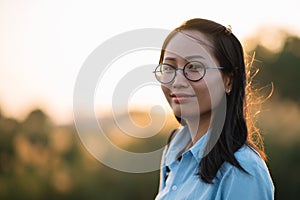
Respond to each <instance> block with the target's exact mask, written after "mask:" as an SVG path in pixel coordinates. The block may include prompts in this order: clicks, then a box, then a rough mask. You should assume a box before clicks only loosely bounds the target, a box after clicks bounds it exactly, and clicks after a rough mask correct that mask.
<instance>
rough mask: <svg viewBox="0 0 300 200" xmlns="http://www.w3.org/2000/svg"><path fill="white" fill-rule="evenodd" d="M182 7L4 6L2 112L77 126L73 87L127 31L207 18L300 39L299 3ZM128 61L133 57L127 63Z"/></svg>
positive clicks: (244, 31)
mask: <svg viewBox="0 0 300 200" xmlns="http://www.w3.org/2000/svg"><path fill="white" fill-rule="evenodd" d="M104 2H105V3H104ZM176 2H177V1H158V0H152V1H137V0H134V1H130V0H127V1H121V0H119V1H116V0H111V1H90V0H88V1H79V0H73V1H71V0H61V1H50V0H41V1H38V0H25V1H21V0H0V110H1V112H2V113H4V114H5V115H6V116H10V117H16V118H19V119H22V118H23V117H24V116H25V115H26V114H27V113H28V112H29V111H30V110H32V109H33V108H36V107H40V108H42V109H44V110H45V111H46V112H47V113H48V114H49V115H50V116H51V117H52V118H53V120H54V121H55V122H57V123H68V122H71V121H72V115H73V114H72V102H73V91H74V84H75V81H76V77H77V75H78V72H79V70H80V68H81V66H82V64H83V62H84V61H85V60H86V58H87V57H88V55H89V54H90V53H91V52H92V51H93V50H94V49H95V48H97V47H98V46H99V45H100V44H101V43H103V42H104V41H106V40H107V39H109V38H111V37H113V36H115V35H117V34H120V33H122V32H125V31H130V30H133V29H138V28H162V29H168V30H171V29H173V28H175V27H177V26H178V25H180V24H181V23H182V22H183V21H185V20H187V19H190V18H194V17H200V18H208V19H211V20H214V21H216V22H219V23H221V24H223V25H228V24H230V25H231V26H232V27H233V33H234V34H235V35H236V36H237V37H238V38H239V39H241V40H243V39H245V38H248V37H251V36H254V35H255V34H259V32H258V31H257V30H258V29H259V28H260V27H263V26H265V27H266V26H276V27H282V28H285V29H287V30H289V31H290V32H292V33H294V34H297V35H299V36H300V13H299V7H300V3H299V1H297V0H285V1H274V0H273V1H270V0H268V1H261V0H252V1H248V2H245V1H215V0H210V1H199V0H192V1H178V2H181V3H180V4H179V3H176ZM158 53H159V52H148V54H146V55H147V56H145V54H143V55H135V56H134V58H136V57H139V58H140V60H139V61H138V62H137V63H136V64H139V65H142V64H149V63H153V62H155V61H157V59H158V58H157V56H158ZM129 57H130V56H129ZM126 59H128V60H127V62H132V61H131V60H132V59H133V58H124V60H123V61H122V62H125V61H126ZM130 59H131V60H130ZM120 62H121V61H120ZM107 84H108V85H109V84H110V83H109V82H107ZM111 84H114V83H111ZM104 90H106V91H107V97H105V98H104V100H103V102H105V101H109V100H110V98H109V95H110V90H111V88H105V89H104ZM143 90H145V91H149V90H151V88H149V86H148V87H144V88H143ZM145 91H144V92H143V91H140V92H139V93H137V94H136V95H135V99H136V100H135V101H137V102H138V101H143V100H141V99H143V98H142V97H145V95H146V96H147V95H148V94H149V92H145ZM153 91H154V92H153V93H151V95H149V96H148V97H147V99H150V100H151V102H152V103H153V102H154V104H156V103H158V102H160V101H161V100H162V99H163V98H162V93H160V91H159V87H155V88H154V90H153ZM95 96H97V95H95Z"/></svg>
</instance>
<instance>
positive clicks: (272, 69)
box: [0, 35, 300, 200]
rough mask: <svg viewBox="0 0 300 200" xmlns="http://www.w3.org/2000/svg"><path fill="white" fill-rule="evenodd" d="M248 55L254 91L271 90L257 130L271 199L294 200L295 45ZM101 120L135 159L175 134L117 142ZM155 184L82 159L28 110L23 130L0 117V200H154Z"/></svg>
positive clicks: (154, 175)
mask: <svg viewBox="0 0 300 200" xmlns="http://www.w3.org/2000/svg"><path fill="white" fill-rule="evenodd" d="M252 51H255V52H256V65H259V66H258V67H259V69H260V73H259V74H258V75H257V76H256V77H255V81H256V83H260V84H258V85H257V86H264V85H267V84H270V83H271V82H272V83H274V89H275V90H274V91H275V92H274V96H273V97H271V98H270V99H269V100H268V101H267V103H265V105H264V106H263V107H262V111H263V112H262V114H261V115H260V116H259V118H258V120H257V122H258V125H259V126H260V127H261V129H262V130H263V133H264V137H265V148H266V153H267V155H268V158H269V159H268V166H269V168H270V173H271V175H272V177H273V180H274V184H275V187H276V199H298V197H299V196H300V191H299V185H300V171H299V169H300V154H299V153H300V137H299V133H300V123H299V119H300V105H299V102H300V93H299V91H300V90H299V89H300V88H299V87H300V84H298V83H297V80H298V77H299V74H300V67H299V66H300V39H299V38H298V37H295V36H292V35H289V36H288V37H286V39H285V41H284V44H283V46H282V48H281V50H280V51H277V52H272V51H270V50H268V49H267V48H266V47H264V46H263V45H261V44H260V43H259V42H258V43H257V45H256V46H255V48H253V49H252ZM250 54H251V53H250ZM132 115H133V116H134V117H135V118H136V120H137V123H138V124H139V125H144V124H145V123H146V124H147V123H149V119H148V118H149V116H148V115H147V114H146V115H145V113H143V112H135V113H132ZM121 117H122V116H121ZM134 117H133V118H134ZM141 119H143V120H141ZM101 120H103V121H105V123H104V124H105V125H106V126H105V128H106V131H108V132H110V133H115V135H113V134H110V135H108V137H109V138H110V139H111V141H113V142H114V143H116V144H117V145H119V146H120V147H122V148H124V149H126V150H129V151H135V152H148V151H151V150H154V149H157V147H162V146H163V145H164V144H165V143H166V138H167V135H168V133H170V131H171V130H172V129H173V128H174V127H175V126H176V123H175V122H174V121H173V122H172V121H171V122H170V123H168V124H169V125H168V127H165V128H164V129H163V130H162V133H160V134H158V136H155V137H151V138H149V139H147V140H144V139H136V138H135V139H133V138H131V137H129V136H127V135H126V134H122V133H121V132H120V131H118V129H116V128H115V127H113V125H112V124H111V117H109V116H108V117H106V118H102V119H101ZM147 120H148V121H147ZM149 131H151V130H149ZM116 133H118V135H116ZM158 182H159V172H158V171H155V172H151V173H144V174H129V173H123V172H119V171H116V170H114V169H111V168H109V167H106V166H104V165H103V164H101V163H100V162H99V161H97V160H96V159H95V158H94V157H92V156H91V155H90V154H89V153H88V152H87V151H86V149H85V148H84V147H83V145H82V143H81V141H80V140H79V137H78V135H77V133H76V130H75V127H74V126H73V125H69V126H57V125H55V124H53V123H52V122H51V119H50V118H49V117H48V116H47V114H46V113H44V112H43V111H42V110H39V109H36V110H33V111H32V112H31V113H29V114H28V116H27V117H26V118H25V120H24V121H21V122H20V121H17V120H16V119H11V118H7V117H5V116H3V115H2V114H1V110H0V199H15V200H18V199H45V200H47V199H89V200H92V199H109V200H113V199H122V200H125V199H139V200H143V199H145V200H150V199H154V197H155V194H156V192H157V190H158Z"/></svg>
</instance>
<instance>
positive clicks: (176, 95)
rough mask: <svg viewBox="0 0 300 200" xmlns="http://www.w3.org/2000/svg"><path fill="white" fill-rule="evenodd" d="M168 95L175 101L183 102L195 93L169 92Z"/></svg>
mask: <svg viewBox="0 0 300 200" xmlns="http://www.w3.org/2000/svg"><path fill="white" fill-rule="evenodd" d="M170 97H171V98H172V100H173V101H174V102H175V103H185V102H188V101H189V100H190V99H191V98H193V97H196V95H194V94H186V93H171V94H170Z"/></svg>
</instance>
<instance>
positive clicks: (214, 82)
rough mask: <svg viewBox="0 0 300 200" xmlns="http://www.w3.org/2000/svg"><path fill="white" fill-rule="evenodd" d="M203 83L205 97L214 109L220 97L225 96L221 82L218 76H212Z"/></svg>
mask: <svg viewBox="0 0 300 200" xmlns="http://www.w3.org/2000/svg"><path fill="white" fill-rule="evenodd" d="M205 81H206V82H205V87H206V89H205V93H206V97H207V98H209V100H210V105H211V108H215V107H216V106H218V105H219V103H220V101H221V99H222V97H223V96H224V95H225V90H224V83H223V80H222V78H220V77H219V76H212V77H210V79H206V80H205Z"/></svg>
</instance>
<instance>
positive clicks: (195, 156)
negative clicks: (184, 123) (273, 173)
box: [156, 127, 274, 200]
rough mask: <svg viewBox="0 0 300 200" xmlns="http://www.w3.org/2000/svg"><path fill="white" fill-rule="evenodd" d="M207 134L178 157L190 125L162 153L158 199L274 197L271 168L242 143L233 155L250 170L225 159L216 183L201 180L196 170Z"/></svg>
mask: <svg viewBox="0 0 300 200" xmlns="http://www.w3.org/2000/svg"><path fill="white" fill-rule="evenodd" d="M208 135H209V133H206V134H205V135H204V136H203V137H202V138H201V139H200V140H198V141H197V143H196V144H195V145H193V146H192V147H191V148H190V149H189V150H187V151H185V152H184V153H183V154H182V157H181V159H180V160H178V159H177V155H178V154H179V152H180V151H181V150H182V149H183V148H184V147H185V146H186V145H187V143H188V142H189V141H190V139H191V136H190V133H189V131H188V128H187V127H184V128H182V129H181V130H180V131H179V132H178V133H177V134H176V136H175V137H174V139H173V140H172V141H171V143H170V145H169V147H168V148H166V149H165V151H164V153H163V157H162V163H161V173H160V186H159V193H158V195H157V196H156V200H163V199H164V200H183V199H188V200H194V199H197V200H198V199H205V200H209V199H214V200H215V199H229V200H235V199H238V200H240V199H243V200H248V199H249V200H250V199H251V200H266V199H274V186H273V182H272V179H271V177H270V174H269V171H268V168H267V166H266V164H265V162H264V161H263V160H262V158H261V157H260V156H259V154H258V153H257V152H256V151H255V150H254V149H252V148H251V147H249V146H248V145H244V146H243V147H241V148H240V149H239V150H238V151H237V152H236V153H235V154H234V155H235V157H236V159H237V160H238V161H239V163H240V165H241V166H242V167H243V168H244V169H245V170H246V171H247V172H248V173H249V174H247V173H245V172H243V171H241V170H240V169H238V168H236V167H234V166H233V165H231V164H229V163H227V162H225V163H224V164H223V165H222V166H221V168H220V169H219V171H218V172H217V175H216V178H215V179H214V180H213V184H207V183H205V182H204V181H202V180H201V179H200V178H199V176H198V175H197V173H198V172H199V171H198V170H199V163H200V161H201V157H202V155H203V151H204V148H205V145H206V143H207V140H208V138H209V136H208Z"/></svg>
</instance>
